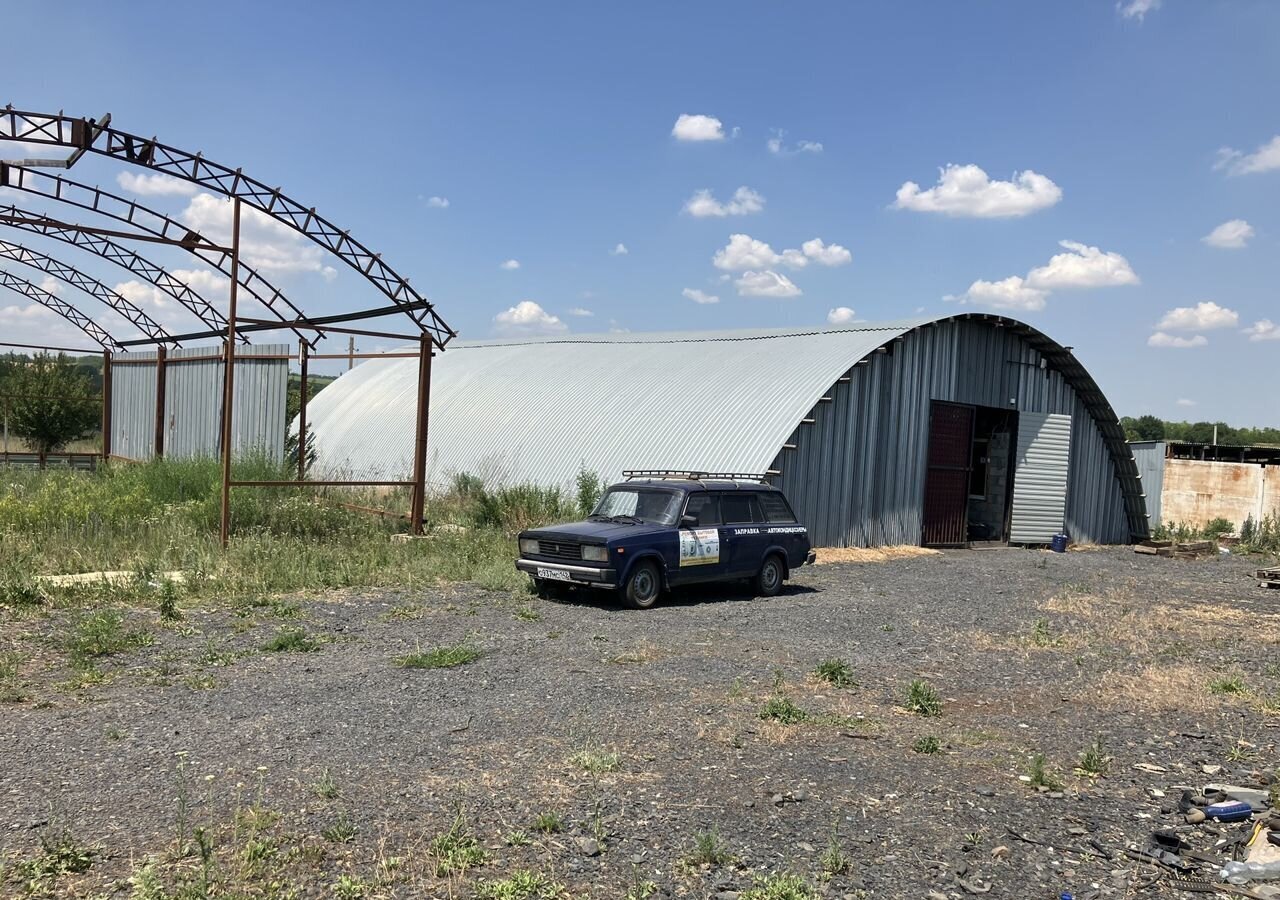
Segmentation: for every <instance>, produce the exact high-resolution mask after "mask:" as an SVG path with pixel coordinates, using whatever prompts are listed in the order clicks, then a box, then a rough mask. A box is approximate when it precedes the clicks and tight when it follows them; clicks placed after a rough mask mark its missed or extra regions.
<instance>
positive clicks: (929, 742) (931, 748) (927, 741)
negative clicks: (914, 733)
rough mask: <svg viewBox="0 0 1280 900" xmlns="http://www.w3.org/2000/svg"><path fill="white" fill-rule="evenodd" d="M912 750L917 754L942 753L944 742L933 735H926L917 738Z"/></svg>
mask: <svg viewBox="0 0 1280 900" xmlns="http://www.w3.org/2000/svg"><path fill="white" fill-rule="evenodd" d="M911 749H912V750H914V751H915V752H916V753H941V752H942V742H941V741H939V740H938V739H937V738H936V737H934V736H933V735H931V734H926V735H922V736H920V737H918V738H916V740H915V743H913V744H912V745H911Z"/></svg>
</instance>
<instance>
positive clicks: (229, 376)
mask: <svg viewBox="0 0 1280 900" xmlns="http://www.w3.org/2000/svg"><path fill="white" fill-rule="evenodd" d="M234 202H235V206H234V208H233V210H232V213H231V299H230V302H229V303H228V304H227V341H226V344H225V345H224V346H223V352H224V353H225V354H226V361H225V362H224V363H223V371H222V517H221V519H220V521H219V527H218V538H219V540H220V541H221V542H222V549H223V550H225V549H227V546H228V545H229V544H230V543H231V451H232V446H231V444H232V431H231V424H232V422H231V416H232V413H233V412H234V406H235V402H234V401H235V381H236V301H237V300H238V297H237V294H236V288H237V286H238V285H239V279H238V277H237V276H238V275H239V274H240V272H239V268H240V199H239V198H236V200H235V201H234Z"/></svg>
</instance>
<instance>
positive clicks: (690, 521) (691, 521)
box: [680, 516, 698, 528]
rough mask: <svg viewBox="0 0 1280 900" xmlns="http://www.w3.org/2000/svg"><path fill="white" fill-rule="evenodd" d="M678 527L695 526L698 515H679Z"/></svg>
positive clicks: (696, 525)
mask: <svg viewBox="0 0 1280 900" xmlns="http://www.w3.org/2000/svg"><path fill="white" fill-rule="evenodd" d="M680 527H681V528H697V527H698V517H697V516H681V517H680Z"/></svg>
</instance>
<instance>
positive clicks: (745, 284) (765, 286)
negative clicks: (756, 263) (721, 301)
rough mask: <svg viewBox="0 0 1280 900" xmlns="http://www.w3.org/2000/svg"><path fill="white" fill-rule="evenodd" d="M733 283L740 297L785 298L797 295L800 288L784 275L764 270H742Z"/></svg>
mask: <svg viewBox="0 0 1280 900" xmlns="http://www.w3.org/2000/svg"><path fill="white" fill-rule="evenodd" d="M734 284H735V285H736V286H737V288H738V296H740V297H775V298H778V299H786V298H788V297H799V296H800V294H801V291H800V288H798V287H796V286H795V284H794V283H792V281H791V279H790V278H788V277H787V276H786V275H781V274H779V273H777V272H773V271H770V270H765V271H763V272H743V273H742V276H741V277H740V278H738V280H737V281H735V282H734Z"/></svg>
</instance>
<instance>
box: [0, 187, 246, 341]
mask: <svg viewBox="0 0 1280 900" xmlns="http://www.w3.org/2000/svg"><path fill="white" fill-rule="evenodd" d="M0 225H8V226H9V227H10V228H17V229H19V230H21V231H26V232H29V233H31V234H38V235H41V236H42V237H48V238H53V239H54V240H57V241H62V242H63V243H65V244H70V245H72V246H73V247H79V248H80V249H81V250H85V251H87V252H89V253H92V254H94V255H95V256H100V257H102V258H103V259H105V260H107V262H111V263H115V264H116V265H117V266H119V267H120V268H122V269H125V270H126V271H128V272H130V273H132V274H134V275H136V276H138V277H139V278H141V279H142V280H143V281H146V282H147V283H149V284H152V285H154V286H155V287H157V288H159V289H160V290H161V291H164V293H166V294H168V295H169V296H170V297H172V298H173V299H174V300H176V301H178V303H180V304H181V305H182V306H183V307H185V308H186V309H187V311H188V312H190V313H191V314H192V315H194V316H195V317H196V318H198V319H199V320H200V321H201V322H203V323H204V324H205V325H208V326H209V327H210V328H213V329H221V330H223V331H225V330H226V327H227V319H226V317H225V316H223V315H222V313H220V312H218V310H217V308H216V307H214V306H213V304H211V303H210V302H209V301H208V300H206V299H205V298H204V297H202V296H200V294H199V293H197V292H196V291H195V290H193V289H192V288H191V286H190V285H188V284H187V283H186V282H184V281H182V280H181V279H178V278H175V277H174V276H173V275H170V274H169V272H168V270H167V269H165V268H164V266H161V265H160V264H159V263H155V262H152V261H151V260H149V259H147V258H145V257H143V256H140V255H139V254H137V253H135V252H134V251H132V250H130V249H129V248H128V247H125V246H123V245H122V244H119V243H117V242H115V241H113V240H111V239H110V238H107V237H103V236H102V235H98V234H90V233H88V232H84V231H81V230H79V229H78V228H76V227H75V226H71V225H66V224H64V223H61V222H56V221H54V220H52V219H45V218H43V217H41V216H38V215H32V214H31V213H29V212H28V211H27V210H24V209H22V208H21V207H17V206H9V205H0Z"/></svg>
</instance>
